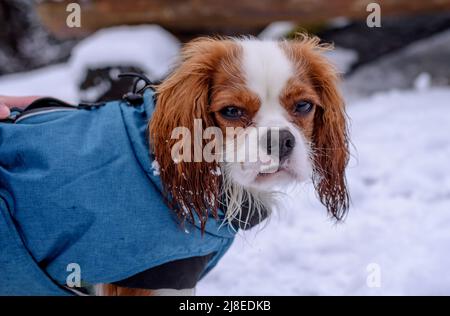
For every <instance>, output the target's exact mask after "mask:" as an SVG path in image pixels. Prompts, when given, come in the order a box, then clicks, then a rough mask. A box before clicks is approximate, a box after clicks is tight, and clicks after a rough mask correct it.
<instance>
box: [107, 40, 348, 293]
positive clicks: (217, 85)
mask: <svg viewBox="0 0 450 316" xmlns="http://www.w3.org/2000/svg"><path fill="white" fill-rule="evenodd" d="M328 49H330V47H329V46H327V45H321V44H319V39H318V38H316V37H308V36H303V35H301V36H299V38H298V39H296V40H292V41H281V42H274V41H260V40H257V39H253V38H240V39H234V38H219V39H211V38H200V39H197V40H194V41H192V42H190V43H188V44H186V45H185V47H184V48H183V50H182V53H181V60H180V62H179V64H178V66H177V67H176V68H175V70H174V71H173V72H172V74H171V75H170V76H169V77H168V78H167V79H166V80H165V81H164V82H163V83H162V84H160V85H159V86H157V87H156V91H157V105H156V110H155V113H154V114H153V117H152V119H151V121H150V122H149V137H150V148H151V150H152V151H153V152H154V154H155V157H156V160H157V161H158V163H159V165H160V175H161V179H162V182H163V185H164V188H165V190H166V192H167V193H168V195H170V196H171V197H172V201H173V202H172V203H170V202H169V205H170V206H171V208H173V209H174V211H175V212H177V214H178V215H179V217H180V219H182V220H190V219H192V218H193V213H194V212H195V213H196V214H197V215H198V218H200V219H201V220H202V224H203V225H204V224H205V222H206V220H208V217H210V215H213V216H214V215H217V210H218V208H219V207H221V206H222V205H221V203H220V199H219V196H220V194H221V193H222V192H223V193H224V194H225V196H226V198H227V201H228V203H227V209H226V210H225V213H226V216H227V218H228V219H236V218H237V219H239V220H244V221H245V218H244V219H242V218H241V217H240V213H241V206H242V205H243V204H244V203H248V204H249V205H250V209H252V210H253V212H261V211H262V210H268V211H270V209H271V208H272V207H273V205H274V203H276V200H277V197H278V193H277V192H276V191H275V189H273V188H274V187H279V186H282V185H283V184H290V183H295V182H303V181H307V180H312V182H313V184H314V186H315V189H316V192H317V195H318V198H319V199H320V201H321V202H322V203H323V204H324V205H325V207H326V208H327V209H328V211H329V214H331V216H333V217H335V218H336V219H341V218H342V217H343V216H344V214H345V212H346V210H347V209H348V203H349V198H348V194H347V190H346V181H345V167H346V165H347V161H348V156H349V154H348V139H347V127H346V114H345V110H344V101H343V99H342V97H341V95H340V93H339V91H338V87H337V85H338V81H339V78H338V75H337V72H336V70H335V68H334V67H333V66H332V65H331V64H330V63H329V61H328V60H327V59H326V58H325V57H324V56H323V54H322V53H323V52H324V51H326V50H328ZM299 104H300V105H301V106H300V107H299ZM305 104H306V107H305ZM308 104H309V105H311V107H309V106H308ZM306 110H308V111H306ZM230 113H233V117H232V118H230V115H228V114H230ZM234 114H236V115H234ZM194 119H200V120H201V122H202V128H203V129H204V130H206V129H207V128H208V127H214V126H215V127H218V128H220V129H221V130H222V132H223V134H224V135H226V134H227V133H226V129H227V127H241V128H242V129H243V131H244V133H245V131H246V130H248V129H249V128H250V127H264V128H277V129H278V130H280V131H287V132H286V134H287V135H288V137H291V139H290V140H288V141H289V144H288V143H287V142H288V141H286V144H288V145H289V153H288V155H287V157H284V159H283V160H282V161H280V160H278V161H280V163H279V165H277V166H276V168H275V169H274V171H273V172H271V173H268V174H266V173H263V172H262V170H263V168H264V166H265V165H264V164H262V163H260V162H245V161H244V162H242V161H240V162H228V161H223V162H219V161H212V162H206V161H201V162H185V161H181V162H178V161H177V162H174V161H173V159H172V156H171V150H172V148H173V146H174V145H175V143H176V142H177V140H176V139H171V133H172V131H173V129H174V128H176V127H179V126H184V127H187V128H188V129H190V130H193V129H194V126H193V124H194ZM227 137H228V136H227V135H226V136H225V139H226V141H225V144H223V147H222V148H225V147H226V146H225V145H226V142H227V141H229V138H227ZM233 137H235V135H234V136H231V138H233ZM292 138H293V139H292ZM201 141H202V142H203V145H205V144H206V143H207V140H204V139H203V140H201ZM280 141H284V140H280ZM192 143H194V142H192ZM192 146H194V145H192ZM238 147H239V145H238ZM235 150H237V151H238V150H239V148H237V149H235ZM278 154H279V153H278ZM268 155H269V156H270V154H269V153H268ZM218 168H220V169H218ZM217 170H220V172H217ZM209 220H211V219H209ZM102 287H103V289H102V291H101V292H102V294H106V295H151V294H155V293H154V292H152V291H145V290H139V289H136V290H133V289H123V288H118V287H116V286H113V285H103V286H102Z"/></svg>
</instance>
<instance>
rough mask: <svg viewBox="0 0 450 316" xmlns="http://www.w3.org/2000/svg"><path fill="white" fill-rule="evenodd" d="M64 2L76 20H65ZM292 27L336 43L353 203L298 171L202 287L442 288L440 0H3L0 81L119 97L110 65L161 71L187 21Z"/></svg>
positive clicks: (29, 90)
mask: <svg viewBox="0 0 450 316" xmlns="http://www.w3.org/2000/svg"><path fill="white" fill-rule="evenodd" d="M70 3H77V4H79V7H80V9H81V10H80V13H81V15H80V23H81V25H80V27H69V26H68V24H67V21H68V19H71V18H70V15H71V14H72V11H71V10H68V5H69V4H70ZM371 3H375V4H378V5H379V8H381V11H380V14H381V16H380V25H379V26H378V27H370V26H369V25H370V23H369V24H368V19H370V17H369V18H368V16H369V15H370V14H371V13H373V12H374V10H373V7H370V5H371ZM370 8H372V9H370ZM370 20H372V19H370ZM71 21H72V22H73V20H71ZM299 31H302V32H309V33H313V34H316V35H318V36H319V37H320V38H321V39H322V40H323V41H324V42H331V43H334V44H335V47H336V49H335V50H334V51H332V52H330V53H329V54H328V57H329V58H330V60H331V61H332V62H333V63H334V64H335V65H336V67H337V68H338V69H339V71H340V72H341V73H342V76H343V83H342V90H343V91H344V95H345V99H346V101H347V105H348V108H347V109H348V114H349V122H350V132H351V138H352V160H351V162H350V165H349V168H348V183H349V188H350V193H351V196H352V207H351V210H350V213H349V215H348V217H347V219H346V221H345V222H344V223H342V224H336V223H334V222H333V221H331V220H329V219H328V218H327V216H326V213H325V210H324V208H323V207H322V206H321V205H320V204H319V203H318V202H317V199H316V198H315V196H314V192H313V190H312V188H311V185H310V184H306V185H304V186H301V187H299V188H295V189H292V190H291V191H290V192H289V195H288V196H287V197H286V200H285V201H283V206H282V207H280V209H279V210H277V212H275V214H274V216H273V217H272V218H271V220H270V221H271V223H269V225H267V226H266V227H264V229H255V230H253V231H251V232H249V233H245V234H242V235H240V236H239V238H238V239H237V240H236V242H235V244H234V245H233V247H232V249H231V251H230V252H229V253H228V254H227V255H226V256H225V258H224V260H222V261H221V262H220V263H219V265H218V267H217V268H216V269H215V270H214V271H213V272H212V273H211V274H210V275H208V276H207V277H206V278H205V279H204V280H202V281H201V283H200V285H199V288H198V294H200V295H209V294H215V295H247V294H251V295H324V294H328V295H342V294H344V295H356V294H360V295H410V294H415V295H423V294H438V295H450V275H449V274H448V273H447V267H448V266H449V265H450V256H449V255H448V248H449V247H450V166H449V161H450V136H449V135H450V86H449V85H450V1H448V0H429V1H421V0H409V1H408V0H384V1H378V2H374V1H365V0H336V1H325V0H317V1H311V0H286V1H276V0H259V1H254V0H240V1H236V2H232V1H225V0H217V1H206V0H185V1H181V0H148V1H145V0H129V1H120V0H85V1H66V0H60V1H49V0H41V1H29V0H0V94H4V95H30V94H37V95H50V96H54V97H59V98H62V99H64V100H66V101H70V102H79V101H99V100H110V99H116V98H120V97H121V96H122V95H123V94H124V93H125V92H127V91H128V90H129V89H130V86H131V84H132V82H131V81H129V80H118V78H117V75H118V74H119V73H120V72H123V71H135V72H141V73H145V74H147V75H148V76H149V77H150V78H151V79H152V80H154V81H155V82H157V81H160V80H163V79H164V77H165V76H166V75H167V74H168V72H170V69H171V65H173V62H174V61H175V60H176V58H177V56H178V53H179V49H180V47H181V46H182V44H183V43H184V42H186V41H188V40H190V39H192V38H195V37H197V36H204V35H206V36H208V35H231V36H239V35H253V36H256V37H259V38H261V39H267V40H277V39H282V38H292V37H294V35H295V33H296V32H299Z"/></svg>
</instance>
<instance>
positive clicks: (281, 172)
mask: <svg viewBox="0 0 450 316" xmlns="http://www.w3.org/2000/svg"><path fill="white" fill-rule="evenodd" d="M279 176H287V177H291V178H293V179H295V178H296V176H295V174H294V173H293V172H292V171H291V170H290V169H289V168H287V167H286V166H280V167H278V169H276V170H275V171H274V172H260V173H258V175H257V176H256V181H267V180H269V179H272V178H275V177H279Z"/></svg>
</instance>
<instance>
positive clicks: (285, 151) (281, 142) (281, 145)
mask: <svg viewBox="0 0 450 316" xmlns="http://www.w3.org/2000/svg"><path fill="white" fill-rule="evenodd" d="M277 134H278V142H277V141H276V136H277ZM272 137H275V139H274V141H272ZM277 143H278V157H279V159H280V163H283V161H285V160H286V159H287V158H288V157H289V155H290V154H291V153H292V151H293V150H294V147H295V136H294V135H293V134H292V133H291V132H290V131H288V130H285V129H283V130H280V131H275V132H273V131H272V130H270V129H269V130H268V131H267V153H268V154H269V155H272V154H273V150H272V146H276V145H277Z"/></svg>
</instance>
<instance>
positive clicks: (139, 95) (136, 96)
mask: <svg viewBox="0 0 450 316" xmlns="http://www.w3.org/2000/svg"><path fill="white" fill-rule="evenodd" d="M130 77H131V78H137V80H136V81H135V82H134V85H133V91H132V92H128V93H126V94H124V96H123V97H122V99H123V100H125V101H126V102H128V103H129V104H131V105H133V106H136V105H139V104H142V102H144V96H143V92H144V90H145V89H147V88H149V87H150V88H151V86H152V84H153V83H152V82H151V80H150V79H149V78H148V77H147V76H145V75H143V74H140V73H136V72H126V73H122V74H120V75H119V78H130ZM141 81H143V82H144V86H143V87H142V88H141V89H139V90H138V85H139V82H141Z"/></svg>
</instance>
